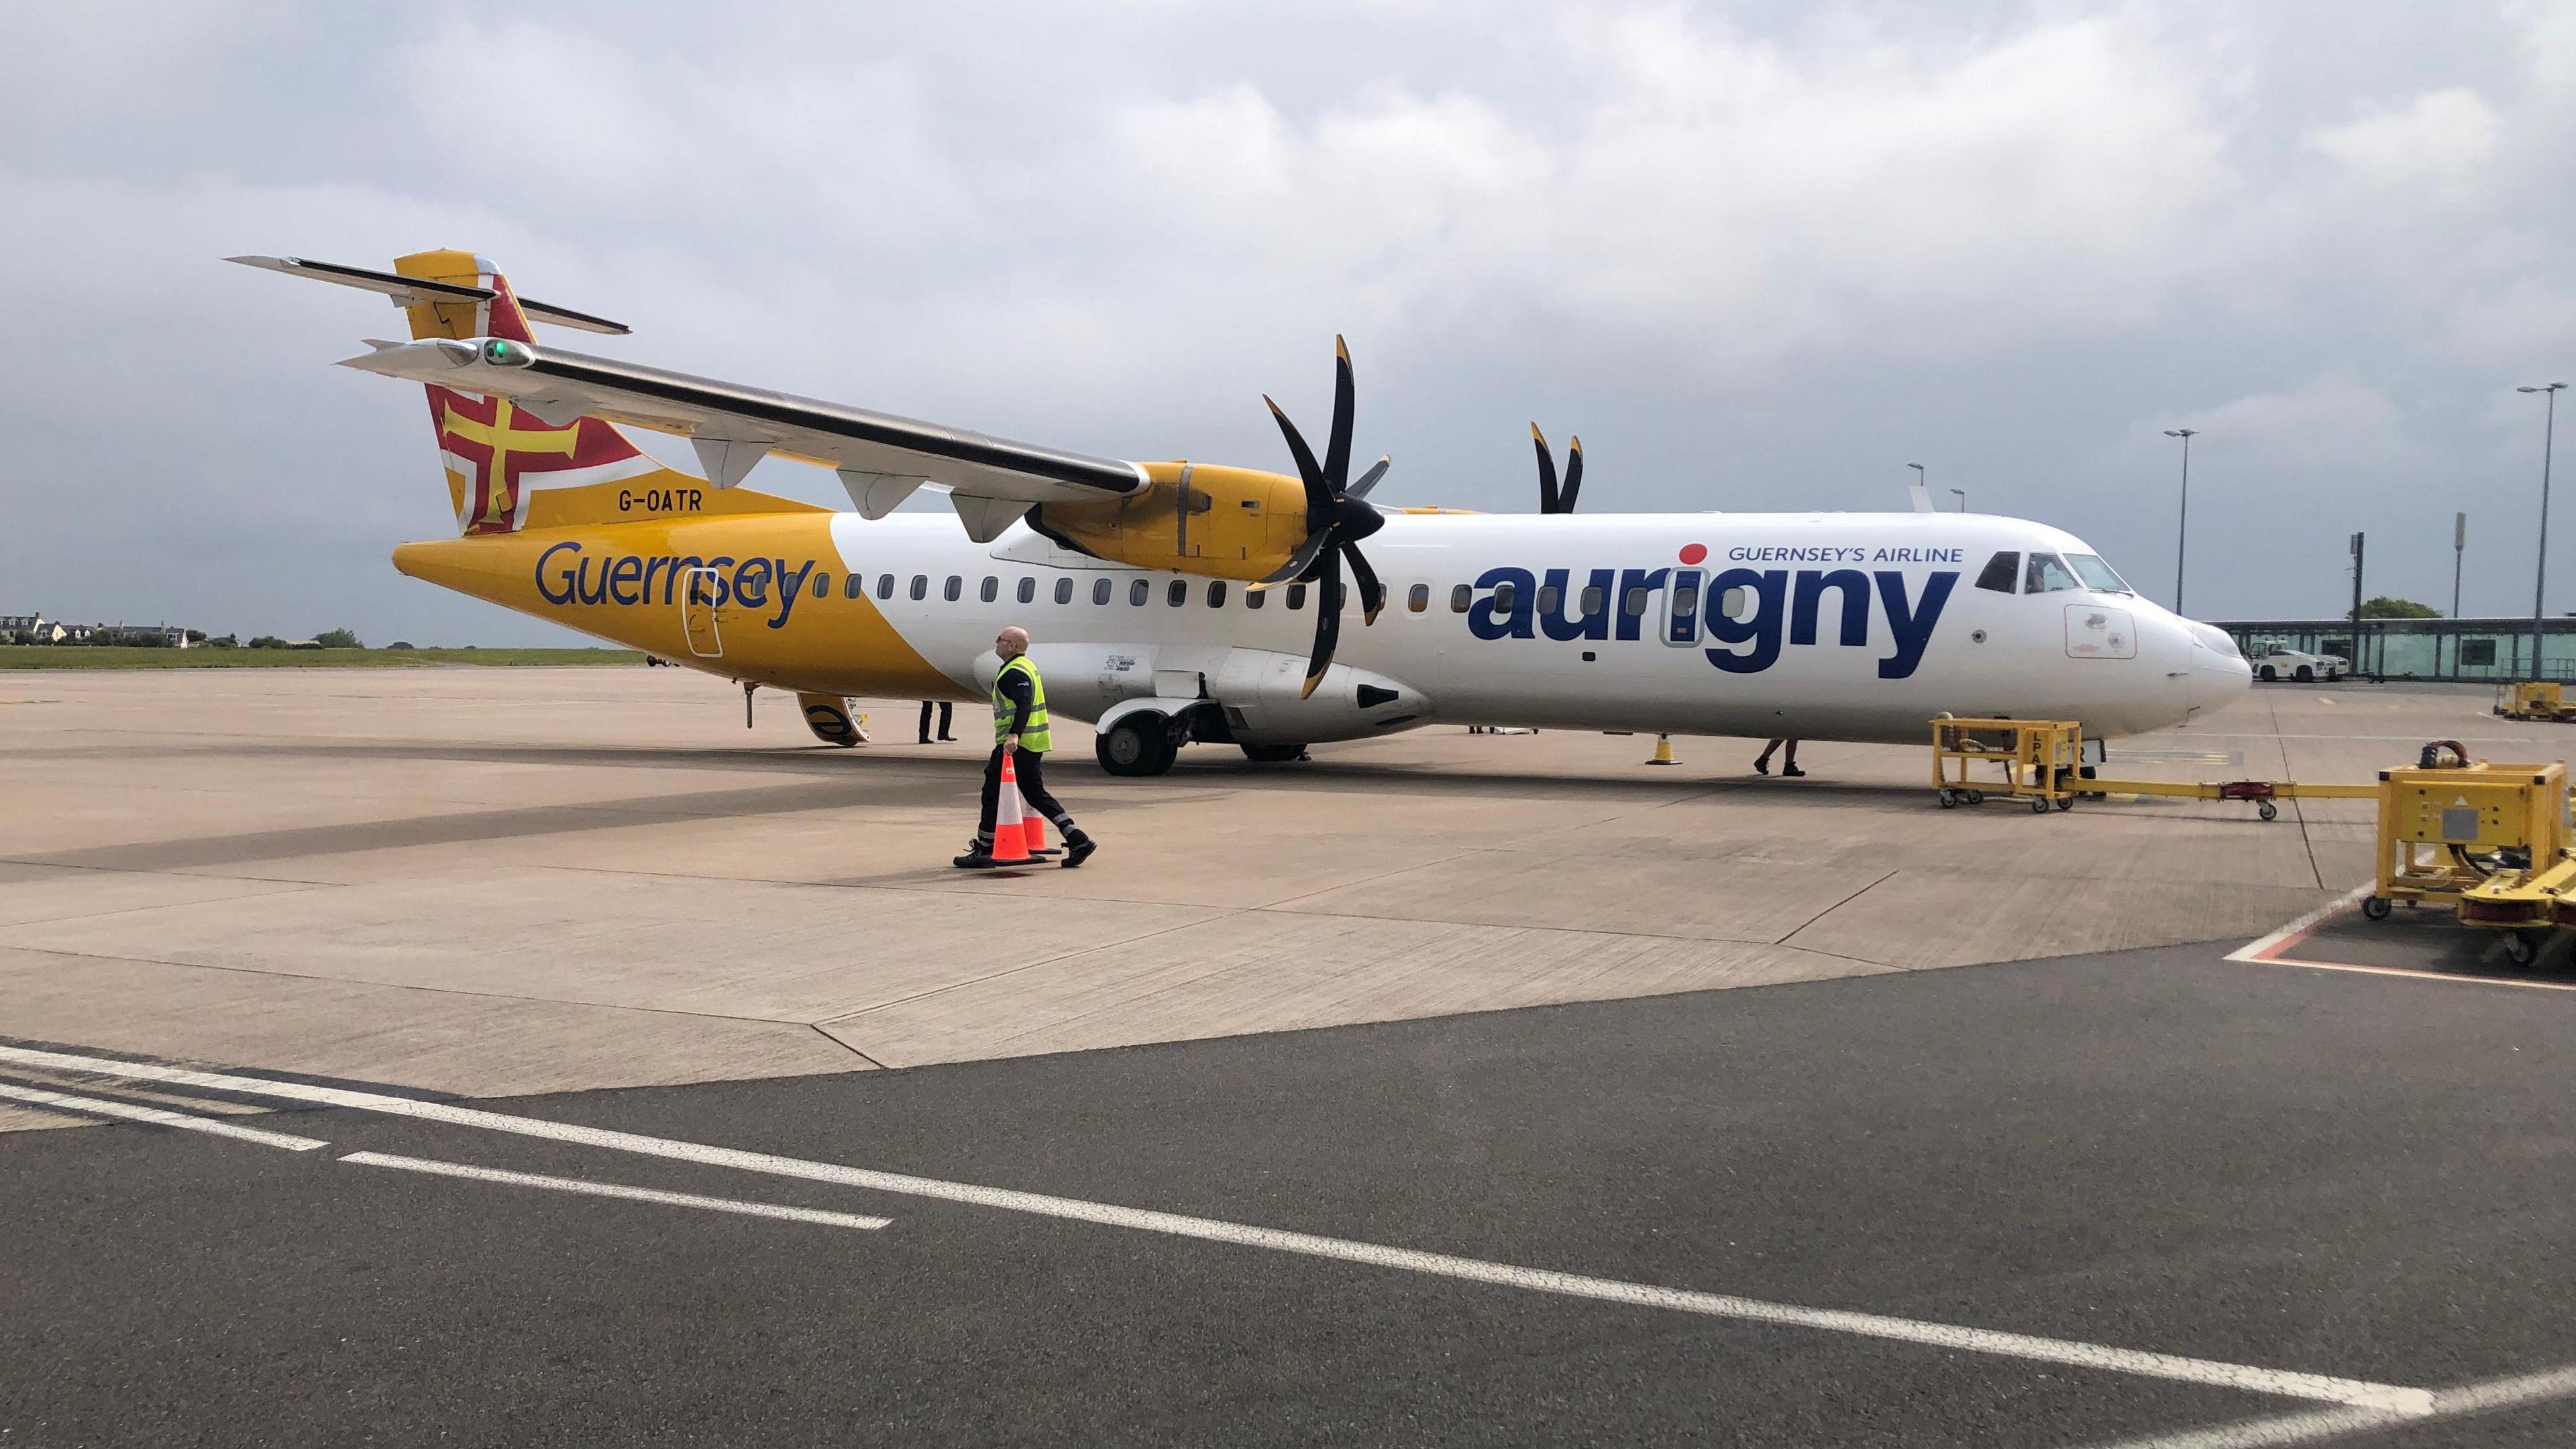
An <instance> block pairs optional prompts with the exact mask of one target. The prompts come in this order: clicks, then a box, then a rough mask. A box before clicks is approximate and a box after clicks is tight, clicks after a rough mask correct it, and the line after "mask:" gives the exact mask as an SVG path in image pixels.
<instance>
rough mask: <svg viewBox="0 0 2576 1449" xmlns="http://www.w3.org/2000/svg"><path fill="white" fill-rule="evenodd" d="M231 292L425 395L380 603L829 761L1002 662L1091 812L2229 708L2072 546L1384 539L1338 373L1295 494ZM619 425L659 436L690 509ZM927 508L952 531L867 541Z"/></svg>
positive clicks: (1739, 535) (1974, 534) (1212, 471)
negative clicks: (429, 458) (762, 715)
mask: <svg viewBox="0 0 2576 1449" xmlns="http://www.w3.org/2000/svg"><path fill="white" fill-rule="evenodd" d="M233 260H235V261H239V262H243V263H246V264H249V265H253V266H259V267H265V268H268V269H270V270H273V271H280V272H286V273H289V274H292V275H297V276H303V277H309V278H313V279H316V280H320V281H327V282H334V283H338V284H340V285H344V286H351V287H358V288H361V289H364V290H368V291H373V292H378V293H381V294H383V295H385V296H388V297H390V298H392V299H393V301H394V303H395V304H396V305H397V306H399V307H401V308H402V309H403V310H404V311H405V313H406V314H407V315H408V318H409V321H410V326H411V334H412V339H413V340H412V341H409V342H401V343H395V342H376V343H372V344H370V345H371V347H372V348H373V350H372V351H371V352H370V353H368V354H367V355H364V356H360V357H354V358H351V359H349V360H348V361H347V362H346V363H345V364H344V365H345V366H349V367H354V368H358V369H361V370H364V371H368V372H376V373H382V374H384V375H386V376H388V377H396V378H404V379H409V380H411V381H414V382H419V383H422V384H424V385H425V386H426V387H427V389H428V393H429V403H430V414H431V418H432V420H433V422H434V423H435V425H436V428H437V435H438V440H439V449H440V454H441V457H442V459H443V461H444V463H445V468H446V473H447V485H448V494H449V498H450V501H451V502H452V503H453V504H454V506H455V510H456V517H457V522H458V526H459V531H460V536H459V537H456V538H451V539H441V540H437V541H433V542H424V543H409V544H404V545H402V546H401V547H400V548H398V549H396V550H395V552H394V565H395V567H396V568H398V569H400V570H401V571H402V572H404V573H406V574H409V575H412V576H413V577H417V578H422V579H427V580H429V581H431V582H434V583H437V584H440V585H443V586H445V587H448V588H452V589H456V590H459V591H461V592H464V593H467V594H471V595H473V596H474V597H476V598H480V599H486V600H490V601H491V602H493V603H497V604H500V605H502V606H503V607H506V608H512V609H517V610H520V611H521V612H524V613H528V614H532V615H534V616H536V617H538V618H542V619H547V620H551V621H553V622H555V623H558V624H563V625H567V626H569V627H571V628H574V629H577V630H580V631H582V632H584V633H588V634H591V635H594V636H597V637H599V638H603V639H607V640H612V641H614V642H617V643H620V644H624V645H627V646H629V647H633V648H637V649H643V650H647V651H650V652H651V653H653V654H656V655H659V656H661V657H662V658H665V659H668V660H671V661H673V662H676V663H680V664H685V665H688V666H691V667H693V668H697V669H701V670H704V671H706V672H708V673H711V674H718V675H722V676H725V677H727V678H730V679H733V680H735V681H737V682H740V683H742V684H744V685H745V686H746V687H752V686H766V687H771V688H776V689H782V690H790V691H794V692H795V693H796V694H797V695H798V696H799V697H800V700H801V702H802V703H803V704H804V706H805V714H806V720H807V723H808V724H809V725H810V726H811V727H812V728H813V730H814V732H815V733H816V735H818V736H819V737H821V738H823V739H824V740H826V741H828V742H831V743H836V744H849V743H854V742H855V738H856V734H855V730H854V728H853V726H852V724H851V721H850V718H849V715H848V713H847V710H846V707H845V700H846V699H847V698H849V697H854V696H876V697H893V698H925V699H927V698H952V699H967V700H971V699H979V698H982V697H983V691H984V689H985V688H987V687H988V686H989V682H990V680H991V678H992V673H993V670H994V668H995V667H996V664H997V661H996V659H995V658H994V656H993V654H992V652H991V641H992V638H993V635H994V633H995V631H996V630H997V628H998V627H999V626H1001V625H1003V624H1019V625H1021V626H1022V627H1024V628H1026V629H1027V630H1028V631H1029V634H1030V637H1031V638H1032V639H1033V640H1034V641H1035V642H1034V644H1033V646H1032V648H1031V651H1030V652H1031V653H1032V655H1033V656H1034V657H1035V659H1036V661H1037V663H1038V665H1039V667H1040V669H1041V670H1042V671H1043V672H1044V674H1045V677H1046V680H1047V694H1048V704H1049V707H1050V708H1051V709H1052V710H1055V711H1059V712H1062V713H1064V714H1067V715H1071V716H1073V717H1075V718H1077V719H1082V720H1086V721H1089V722H1091V723H1093V724H1094V725H1095V726H1096V727H1097V730H1098V741H1099V743H1098V752H1099V757H1100V762H1101V764H1102V765H1103V766H1104V767H1105V768H1107V769H1108V770H1109V771H1110V772H1111V773H1113V774H1120V775H1151V774H1158V773H1160V772H1162V771H1163V770H1166V769H1168V768H1170V766H1171V764H1172V762H1173V759H1174V757H1175V755H1176V754H1177V753H1178V751H1179V750H1180V749H1181V748H1182V747H1183V746H1184V745H1187V744H1190V743H1192V742H1202V743H1220V744H1227V743H1230V744H1233V745H1236V746H1238V747H1240V748H1241V749H1242V750H1243V752H1244V753H1245V754H1246V755H1249V756H1250V757H1251V758H1253V759H1255V760H1263V761H1286V760H1293V759H1296V758H1298V756H1299V755H1300V753H1301V752H1302V751H1303V749H1304V747H1305V746H1307V745H1309V744H1315V743H1322V742H1326V741H1333V740H1350V739H1364V738H1369V737H1373V736H1376V735H1382V734H1388V733H1391V732H1394V731H1397V730H1405V729H1413V728H1417V727H1419V726H1422V725H1427V724H1436V723H1443V722H1452V723H1476V724H1507V725H1532V726H1548V727H1559V728H1568V729H1587V730H1634V731H1641V732H1644V731H1654V732H1668V733H1673V734H1724V735H1742V736H1753V737H1769V736H1784V735H1785V736H1795V737H1799V738H1802V739H1811V740H1874V741H1893V742H1915V741H1920V740H1922V739H1924V738H1925V734H1926V731H1927V729H1928V723H1927V722H1928V721H1929V720H1930V719H1931V718H1932V717H1933V716H1935V715H1937V714H1942V713H1945V712H1946V713H1949V714H1953V715H1960V716H2005V717H2015V718H2025V719H2067V720H2079V721H2081V722H2082V723H2083V726H2084V730H2085V733H2086V734H2087V735H2088V736H2094V737H2111V736H2118V735H2126V734H2135V733H2139V732H2143V731H2147V730H2154V729H2159V728H2162V727H2164V726H2167V725H2172V724H2177V723H2181V722H2183V721H2187V720H2189V719H2191V718H2192V717H2193V716H2194V715H2196V714H2198V713H2201V712H2203V711H2205V710H2209V709H2212V708H2215V707H2216V706H2218V705H2221V704H2223V703H2225V702H2226V701H2228V700H2231V699H2233V698H2235V697H2237V696H2238V695H2239V694H2241V693H2242V692H2243V691H2244V690H2245V689H2246V688H2247V685H2248V680H2249V671H2248V669H2247V666H2246V663H2245V660H2244V659H2243V658H2242V657H2241V656H2240V655H2239V654H2238V652H2237V650H2236V647H2235V645H2234V643H2233V642H2232V641H2231V640H2230V639H2229V638H2228V637H2227V635H2226V634H2225V633H2223V632H2222V631H2220V630H2217V629H2214V628H2212V627H2210V626H2208V625H2206V624H2197V623H2194V622H2192V621H2190V620H2187V619H2184V618H2181V617H2179V616H2178V615H2175V614H2173V613H2171V612H2169V611H2167V610H2165V609H2163V608H2160V607H2158V606H2157V605H2156V604H2154V603H2151V602H2149V601H2148V600H2146V599H2144V598H2141V597H2139V596H2138V595H2137V594H2136V593H2135V592H2134V591H2133V590H2131V589H2130V588H2129V587H2128V585H2127V584H2125V583H2124V582H2122V581H2121V579H2120V576H2119V575H2118V574H2117V573H2115V572H2113V571H2112V569H2111V567H2110V566H2109V565H2108V564H2106V563H2104V562H2103V561H2102V559H2101V557H2100V556H2099V555H2098V554H2097V553H2096V552H2095V551H2094V550H2093V549H2091V548H2089V547H2087V546H2086V545H2085V544H2084V542H2083V541H2082V540H2080V539H2077V538H2075V537H2074V536H2073V535H2071V534H2067V533H2064V532H2061V531H2059V530H2057V529H2054V528H2050V527H2047V526H2045V525H2042V524H2037V523H2029V522H2024V521H2021V520H2018V519H2010V518H1998V517H1990V516H1985V515H1976V514H1958V513H1937V512H1933V511H1930V508H1929V502H1928V499H1927V498H1926V497H1924V496H1923V495H1922V494H1920V493H1919V492H1918V493H1917V496H1916V499H1915V507H1916V511H1914V512H1911V513H1889V514H1866V513H1761V514H1755V513H1666V514H1585V515H1575V514H1573V512H1572V509H1573V504H1574V498H1575V495H1576V491H1577V489H1578V488H1579V486H1580V482H1581V477H1582V473H1581V469H1582V454H1581V445H1580V443H1579V442H1578V443H1576V444H1575V445H1574V448H1573V450H1572V451H1571V453H1570V455H1569V460H1568V469H1567V475H1566V481H1565V485H1564V487H1563V489H1562V490H1561V491H1560V490H1559V489H1558V488H1557V487H1556V473H1555V465H1554V460H1553V458H1552V457H1551V456H1550V454H1549V452H1548V448H1547V445H1546V443H1545V441H1544V440H1543V439H1538V438H1537V430H1536V429H1535V428H1533V429H1532V430H1531V432H1532V437H1533V439H1534V440H1537V449H1538V456H1539V462H1540V468H1541V474H1542V483H1541V505H1542V508H1544V509H1545V510H1547V511H1546V512H1544V513H1542V514H1540V515H1536V516H1503V515H1485V514H1472V513H1461V512H1456V511H1452V510H1445V509H1429V508H1419V509H1417V508H1402V509H1399V508H1382V507H1380V506H1378V505H1376V504H1374V503H1371V502H1370V501H1369V499H1368V493H1369V491H1370V489H1371V488H1372V487H1373V486H1375V484H1376V483H1377V481H1378V480H1379V479H1380V478H1381V477H1383V476H1384V474H1385V472H1386V468H1387V461H1386V460H1385V459H1383V458H1381V459H1379V460H1378V461H1377V463H1376V465H1375V466H1374V467H1371V468H1369V469H1367V470H1366V471H1365V472H1364V473H1362V474H1361V475H1360V476H1359V477H1358V478H1357V479H1353V478H1352V477H1351V441H1352V438H1351V435H1352V415H1353V396H1354V395H1353V387H1352V379H1351V368H1350V358H1349V355H1348V353H1347V352H1343V353H1341V355H1340V356H1339V358H1338V359H1337V367H1336V373H1335V389H1334V402H1333V416H1332V423H1331V428H1330V431H1329V433H1328V434H1327V436H1326V446H1325V449H1324V453H1323V456H1322V457H1321V458H1317V457H1316V456H1315V454H1314V452H1313V450H1312V449H1311V448H1310V447H1309V446H1308V444H1307V442H1306V440H1305V438H1304V437H1303V435H1301V434H1300V433H1299V432H1298V430H1297V428H1296V427H1295V426H1294V425H1293V424H1292V423H1290V422H1289V420H1288V418H1287V415H1286V414H1285V413H1281V412H1280V411H1279V409H1278V408H1277V406H1276V405H1275V404H1274V405H1273V406H1272V412H1273V413H1274V414H1276V415H1277V417H1278V421H1279V426H1280V430H1281V433H1282V435H1283V437H1284V439H1285V441H1286V443H1287V448H1288V453H1289V456H1290V457H1291V458H1292V459H1293V460H1294V462H1295V464H1296V467H1297V472H1296V473H1295V474H1293V475H1290V474H1281V473H1273V472H1265V471H1260V470H1255V469H1248V468H1239V467H1227V466H1220V465H1214V464H1207V463H1195V462H1189V461H1180V460H1175V461H1169V462H1152V463H1131V462H1122V461H1118V460H1114V459H1107V458H1094V457H1088V456H1084V455H1082V454H1078V453H1072V452H1067V451H1064V450H1061V449H1056V448H1048V447H1040V446H1035V445H1031V444H1025V443H1014V442H1007V441H1004V440H1001V439H997V438H990V437H986V436H983V435H981V434H977V433H971V432H966V431H963V430H960V429H956V428H949V427H942V426H939V425H936V424H931V423H923V422H916V421H913V420H911V419H907V418H898V417H892V416H888V415H885V414H881V413H872V412H867V411H864V410H861V409H858V408H852V407H847V406H843V405H840V404H836V403H827V402H818V401H814V400H812V399H808V398H800V397H791V396H786V395H783V394H779V393H774V392H766V391H761V390H759V389H755V388H748V387H742V386H739V385H736V384H732V383H725V382H717V381H712V380H709V379H706V378H701V377H693V376H689V375H686V374H682V373H675V372H667V371H663V370H661V369H658V368H650V367H641V366H638V365H636V364H633V363H628V362H620V361H616V360H613V359H609V358H603V357H596V356H589V355H585V354H582V353H578V352H572V351H566V350H561V349H557V348H555V347H554V346H552V345H550V344H549V345H542V346H541V345H539V344H538V343H537V342H536V341H535V339H534V337H533V335H532V334H531V332H530V329H529V323H530V321H531V320H532V319H533V320H535V321H539V322H546V323H551V324H556V325H561V326H566V327H572V328H577V329H582V330H587V331H594V332H611V333H622V332H624V331H625V330H626V329H625V328H623V327H621V326H619V325H618V324H616V323H614V322H609V321H606V320H604V319H601V318H598V317H593V316H589V315H587V314H584V313H579V312H573V311H570V310H567V309H564V308H560V307H552V306H548V305H546V304H543V303H538V302H532V301H523V300H521V299H519V298H517V297H516V296H514V295H513V293H512V292H511V289H510V286H509V283H508V282H507V281H506V280H505V279H503V278H502V277H501V276H500V274H499V273H498V272H496V271H495V270H494V269H493V267H492V265H491V264H490V263H489V262H486V261H484V260H483V259H481V258H479V257H476V256H473V255H471V254H469V253H464V252H422V253H418V254H415V255H412V256H407V257H403V258H400V259H399V260H397V261H396V262H395V263H394V267H393V270H392V271H390V272H380V271H373V270H368V269H364V268H357V267H347V266H338V265H333V264H327V263H320V262H310V261H304V260H301V259H297V258H292V257H236V258H233ZM621 424H623V425H627V426H634V427H643V428H649V429H654V430H657V431H663V432H671V433H678V434H682V435H685V436H687V437H688V438H689V439H690V440H691V442H692V444H693V445H694V447H695V449H696V452H697V455H698V458H699V460H700V462H701V463H702V464H703V465H704V468H705V476H704V477H696V476H691V475H689V474H686V473H682V472H679V471H677V470H673V469H669V468H665V467H663V466H662V465H661V464H659V463H657V462H655V461H653V460H652V459H651V458H649V457H647V456H646V455H645V454H644V453H642V452H641V451H640V450H638V449H637V448H636V447H635V446H634V444H633V443H632V442H630V441H629V440H628V439H627V438H626V437H625V436H624V435H623V434H622V433H620V432H619V430H618V427H619V425H621ZM773 454H775V455H778V456H781V457H786V458H791V459H795V460H798V461H802V462H809V463H818V464H821V465H823V466H826V467H830V468H833V469H835V470H836V471H837V472H838V473H839V475H840V478H841V481H842V483H843V484H844V486H845V487H846V488H847V489H848V491H849V495H850V499H851V502H852V503H853V505H854V506H855V508H856V511H855V512H847V513H844V512H834V511H832V510H829V509H822V508H817V507H814V506H813V505H810V504H806V503H800V502H797V501H794V500H791V499H785V498H778V497H773V496H770V495H766V494H762V493H758V492H755V491H753V490H751V489H748V488H744V487H742V486H740V485H741V483H742V482H743V479H744V477H745V475H747V474H748V473H749V472H750V471H751V469H752V468H753V466H754V465H755V464H757V463H759V462H760V461H761V460H762V459H763V458H766V457H768V456H771V455H773ZM925 485H927V486H929V487H932V488H934V489H939V490H944V491H945V492H946V493H947V494H948V495H949V499H950V501H951V503H953V504H954V505H955V511H956V518H955V520H953V521H952V520H949V519H945V518H941V517H939V516H936V515H928V514H906V515H901V516H894V517H889V516H887V515H888V514H889V513H890V512H891V511H892V510H893V508H894V507H895V505H897V504H898V503H900V502H902V501H903V500H904V499H905V498H907V497H909V496H910V495H911V494H912V493H913V492H915V491H916V490H918V489H920V488H921V487H923V486H925ZM961 524H962V525H963V526H962V527H961V526H960V525H961ZM1363 546H1365V547H1363ZM1346 569H1347V573H1348V575H1349V577H1350V579H1351V581H1352V584H1353V585H1354V587H1348V588H1346V587H1345V586H1344V582H1343V581H1344V575H1345V570H1346ZM1350 614H1357V615H1358V616H1359V617H1358V619H1357V620H1355V621H1354V620H1348V619H1346V617H1345V616H1346V615H1350ZM1346 626H1347V627H1346Z"/></svg>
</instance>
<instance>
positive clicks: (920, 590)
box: [912, 574, 930, 602]
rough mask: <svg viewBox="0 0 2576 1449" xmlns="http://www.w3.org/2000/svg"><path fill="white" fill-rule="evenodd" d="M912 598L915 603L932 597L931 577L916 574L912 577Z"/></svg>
mask: <svg viewBox="0 0 2576 1449" xmlns="http://www.w3.org/2000/svg"><path fill="white" fill-rule="evenodd" d="M912 597H913V599H914V601H915V602H918V601H920V600H922V599H926V598H929V597H930V575H928V574H914V575H913V576H912Z"/></svg>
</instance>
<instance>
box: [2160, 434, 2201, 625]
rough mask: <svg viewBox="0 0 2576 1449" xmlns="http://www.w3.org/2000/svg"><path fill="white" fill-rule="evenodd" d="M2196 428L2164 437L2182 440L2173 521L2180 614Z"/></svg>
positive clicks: (2176, 604) (2176, 608)
mask: <svg viewBox="0 0 2576 1449" xmlns="http://www.w3.org/2000/svg"><path fill="white" fill-rule="evenodd" d="M2199 435H2200V429H2198V428H2167V429H2165V436H2166V437H2168V438H2180V439H2182V514H2181V516H2180V517H2178V518H2176V519H2175V520H2174V612H2175V613H2177V614H2179V613H2181V612H2182V551H2183V545H2184V544H2185V543H2186V542H2187V541H2188V535H2187V532H2186V530H2188V529H2189V528H2190V527H2191V440H2192V439H2193V438H2195V437H2198V436H2199Z"/></svg>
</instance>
